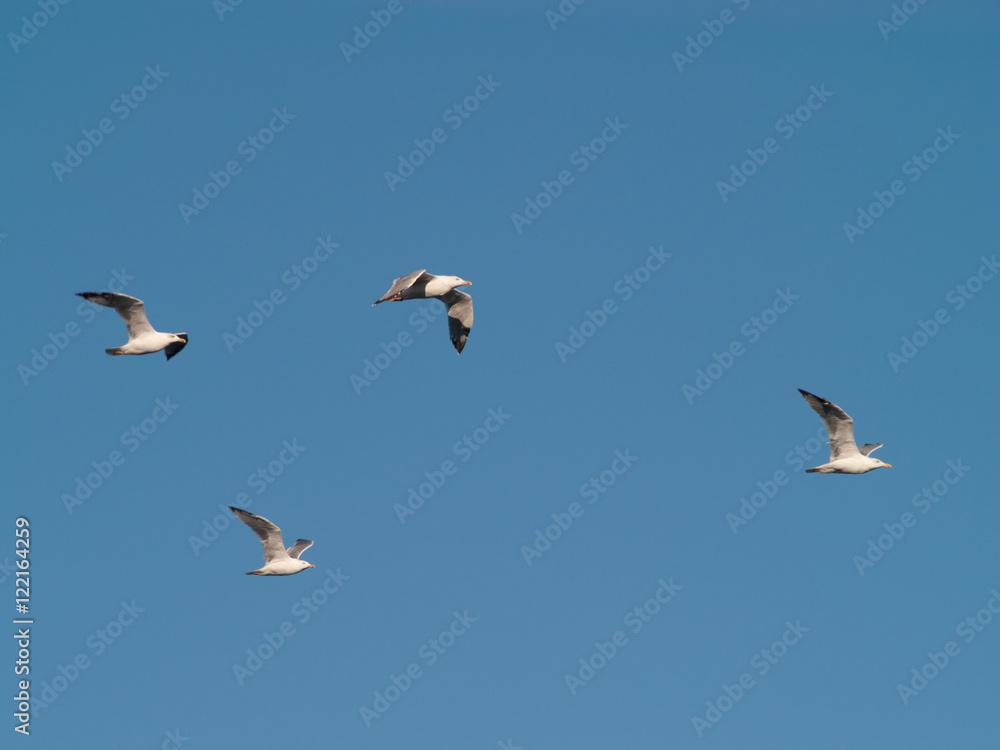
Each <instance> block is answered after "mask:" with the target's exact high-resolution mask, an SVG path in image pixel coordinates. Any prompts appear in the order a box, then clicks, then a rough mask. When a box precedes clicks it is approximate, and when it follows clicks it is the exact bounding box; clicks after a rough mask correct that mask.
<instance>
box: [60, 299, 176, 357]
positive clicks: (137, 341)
mask: <svg viewBox="0 0 1000 750" xmlns="http://www.w3.org/2000/svg"><path fill="white" fill-rule="evenodd" d="M77 296H78V297H83V298H84V299H85V300H87V301H88V302H93V303H94V304H95V305H102V306H104V307H110V308H112V309H114V310H115V312H117V313H118V314H119V315H120V316H121V318H122V320H124V321H125V325H126V326H127V327H128V343H127V344H124V345H123V346H117V347H115V348H114V349H105V350H104V351H105V352H107V353H108V354H110V355H112V356H118V355H120V354H153V353H154V352H165V353H166V355H167V359H170V358H171V357H173V356H174V355H175V354H177V353H178V352H179V351H180V350H181V349H183V348H184V347H185V346H186V345H187V339H188V335H187V334H186V333H161V332H160V331H157V330H156V329H154V328H153V326H151V325H150V324H149V321H148V320H147V319H146V306H145V305H144V304H143V302H142V300H141V299H136V298H135V297H129V296H128V295H127V294H116V293H114V292H77Z"/></svg>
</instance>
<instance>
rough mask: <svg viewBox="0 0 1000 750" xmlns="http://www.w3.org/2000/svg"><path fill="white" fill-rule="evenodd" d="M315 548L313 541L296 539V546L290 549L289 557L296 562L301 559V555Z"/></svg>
mask: <svg viewBox="0 0 1000 750" xmlns="http://www.w3.org/2000/svg"><path fill="white" fill-rule="evenodd" d="M312 546H313V540H312V539H296V540H295V544H293V545H292V546H291V547H289V548H288V556H289V557H292V558H294V559H296V560H298V559H299V555H301V554H302V553H303V552H305V551H306V550H307V549H309V548H310V547H312Z"/></svg>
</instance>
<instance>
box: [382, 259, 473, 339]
mask: <svg viewBox="0 0 1000 750" xmlns="http://www.w3.org/2000/svg"><path fill="white" fill-rule="evenodd" d="M471 283H472V282H471V281H466V280H465V279H461V278H459V277H458V276H435V275H434V274H432V273H427V271H426V270H425V269H423V268H421V269H420V270H419V271H414V272H413V273H409V274H407V275H406V276H401V277H400V278H398V279H396V280H395V281H393V282H392V286H391V287H390V288H389V291H388V292H386V293H385V294H383V295H382V296H381V297H380V298H379V299H377V300H375V301H374V302H373V303H372V306H375V305H377V304H379V303H381V302H402V301H404V300H408V299H427V298H429V297H437V298H438V299H439V300H441V301H442V302H444V303H445V304H446V305H447V306H448V334H449V336H450V337H451V343H452V345H453V346H454V347H455V351H457V352H458V353H459V354H461V353H462V349H464V348H465V342H466V341H467V340H468V338H469V332H470V331H471V330H472V317H473V316H472V297H470V296H469V295H468V294H466V293H465V292H460V291H458V287H460V286H465V285H468V284H471Z"/></svg>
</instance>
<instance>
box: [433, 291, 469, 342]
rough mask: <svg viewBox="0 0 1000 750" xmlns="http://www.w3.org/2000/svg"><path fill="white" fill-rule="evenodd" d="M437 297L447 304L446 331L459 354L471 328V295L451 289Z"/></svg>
mask: <svg viewBox="0 0 1000 750" xmlns="http://www.w3.org/2000/svg"><path fill="white" fill-rule="evenodd" d="M438 299H439V300H441V301H442V302H444V303H445V304H446V305H448V333H449V335H450V336H451V343H452V344H454V345H455V350H456V351H457V352H458V353H459V354H461V353H462V349H464V348H465V342H466V340H467V339H468V338H469V331H471V330H472V297H470V296H469V295H468V294H466V293H465V292H460V291H458V290H457V289H452V290H451V291H450V292H448V293H447V294H442V295H441V296H440V297H438Z"/></svg>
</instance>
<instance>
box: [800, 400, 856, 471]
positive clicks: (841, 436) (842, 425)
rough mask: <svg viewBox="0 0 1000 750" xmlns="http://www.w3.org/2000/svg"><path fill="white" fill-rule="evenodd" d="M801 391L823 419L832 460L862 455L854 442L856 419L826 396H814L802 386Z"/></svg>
mask: <svg viewBox="0 0 1000 750" xmlns="http://www.w3.org/2000/svg"><path fill="white" fill-rule="evenodd" d="M799 393H801V394H802V398H804V399H805V400H806V403H807V404H809V406H811V407H812V409H813V411H815V412H816V413H817V414H819V416H820V418H821V419H822V420H823V425H824V426H825V427H826V432H827V434H828V435H829V436H830V460H831V461H836V460H837V459H838V458H848V457H849V456H858V455H860V453H859V451H858V446H857V444H856V443H855V442H854V420H853V419H851V418H850V417H849V416H848V415H847V412H845V411H844V410H843V409H841V408H840V407H839V406H837V405H836V404H831V403H830V402H829V401H827V400H826V399H825V398H820V397H819V396H814V395H813V394H811V393H809V392H808V391H804V390H802V389H801V388H799ZM872 450H874V448H873V449H872Z"/></svg>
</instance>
